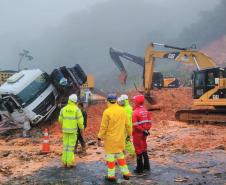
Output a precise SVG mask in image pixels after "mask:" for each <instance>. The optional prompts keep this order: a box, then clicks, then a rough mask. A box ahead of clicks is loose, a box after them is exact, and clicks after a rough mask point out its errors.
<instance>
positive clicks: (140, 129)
mask: <svg viewBox="0 0 226 185" xmlns="http://www.w3.org/2000/svg"><path fill="white" fill-rule="evenodd" d="M143 104H144V96H143V95H137V96H135V97H134V111H133V116H132V122H133V144H134V148H135V152H136V154H137V167H136V169H135V170H134V172H135V173H138V174H139V173H143V171H144V170H147V171H150V164H149V159H148V154H147V142H146V139H147V136H148V135H150V133H149V130H150V128H151V114H150V112H148V111H147V110H146V108H144V107H143Z"/></svg>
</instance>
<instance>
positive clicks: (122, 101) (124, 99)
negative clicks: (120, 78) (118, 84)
mask: <svg viewBox="0 0 226 185" xmlns="http://www.w3.org/2000/svg"><path fill="white" fill-rule="evenodd" d="M117 102H118V104H119V105H120V106H122V107H123V108H124V110H125V111H126V113H127V115H128V117H129V122H130V127H131V129H132V114H133V109H132V107H131V105H130V104H129V98H128V96H127V95H126V94H122V95H121V96H120V97H119V98H118V100H117ZM125 151H126V152H127V153H128V154H129V155H130V156H131V157H133V158H134V157H135V150H134V146H133V143H132V142H131V140H130V139H128V137H127V136H126V146H125Z"/></svg>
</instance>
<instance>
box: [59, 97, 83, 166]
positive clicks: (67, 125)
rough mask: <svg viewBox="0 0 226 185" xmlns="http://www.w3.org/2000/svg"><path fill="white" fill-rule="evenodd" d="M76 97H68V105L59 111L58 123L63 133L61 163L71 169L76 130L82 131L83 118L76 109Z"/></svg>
mask: <svg viewBox="0 0 226 185" xmlns="http://www.w3.org/2000/svg"><path fill="white" fill-rule="evenodd" d="M77 100H78V97H77V95H76V94H72V95H70V96H69V100H68V104H67V105H66V106H65V107H63V108H62V109H61V111H60V116H59V123H60V124H61V125H62V131H63V155H62V162H63V165H64V167H69V168H70V167H73V165H74V148H75V144H76V140H77V134H78V128H79V129H80V131H81V132H82V131H83V129H84V124H83V116H82V112H81V110H80V109H79V108H78V107H77V105H76V102H77Z"/></svg>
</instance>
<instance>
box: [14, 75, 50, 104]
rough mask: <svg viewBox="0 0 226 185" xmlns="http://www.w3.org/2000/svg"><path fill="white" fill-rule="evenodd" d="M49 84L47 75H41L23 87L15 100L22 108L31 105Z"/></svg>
mask: <svg viewBox="0 0 226 185" xmlns="http://www.w3.org/2000/svg"><path fill="white" fill-rule="evenodd" d="M49 84H50V79H49V76H48V74H47V73H43V74H41V75H40V76H39V77H38V78H36V79H35V80H34V81H33V82H31V83H30V84H29V85H28V86H27V87H25V88H24V89H23V90H22V91H21V92H20V93H19V94H17V96H16V99H17V100H18V101H19V102H20V104H21V106H22V107H25V106H27V105H29V104H30V103H32V102H33V101H34V100H35V99H36V98H37V97H38V96H39V95H40V94H42V93H43V91H44V90H46V89H47V87H48V86H49Z"/></svg>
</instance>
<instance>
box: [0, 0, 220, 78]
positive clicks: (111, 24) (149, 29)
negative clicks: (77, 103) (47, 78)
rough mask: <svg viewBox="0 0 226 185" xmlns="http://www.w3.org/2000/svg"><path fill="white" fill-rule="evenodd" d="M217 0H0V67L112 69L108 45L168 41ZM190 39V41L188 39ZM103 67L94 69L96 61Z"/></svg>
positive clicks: (131, 47) (136, 48) (136, 47)
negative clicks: (22, 56) (26, 57)
mask: <svg viewBox="0 0 226 185" xmlns="http://www.w3.org/2000/svg"><path fill="white" fill-rule="evenodd" d="M219 1H220V0H0V69H14V70H16V69H17V63H18V60H19V56H18V53H19V52H20V51H22V49H27V50H29V51H30V54H31V55H32V56H33V57H34V59H33V60H32V61H31V62H27V61H24V62H23V65H22V67H28V68H38V67H39V68H41V69H45V70H47V71H48V72H50V71H51V70H52V69H53V68H54V67H58V66H61V65H67V66H70V65H74V63H80V64H81V65H82V66H84V69H85V70H86V71H88V72H93V73H94V74H97V75H99V74H100V73H104V72H107V73H108V72H109V71H111V70H112V68H114V69H115V67H113V66H114V65H113V64H110V63H111V61H110V57H109V53H108V50H109V47H115V48H118V49H122V50H125V51H129V52H132V53H134V54H137V55H140V56H142V55H143V52H144V49H145V47H146V46H147V44H148V43H149V42H150V41H151V40H154V41H160V42H167V41H170V40H171V41H172V40H174V38H176V37H177V36H178V35H179V34H180V33H181V31H182V30H183V29H184V28H185V27H189V25H191V24H192V23H194V22H195V21H197V20H198V18H199V14H200V12H202V11H209V10H212V9H214V7H215V6H216V5H217V4H218V3H219ZM189 44H190V43H189ZM102 66H103V67H105V68H108V69H106V70H104V71H103V70H99V71H97V70H94V69H95V68H98V69H99V68H100V67H102Z"/></svg>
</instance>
